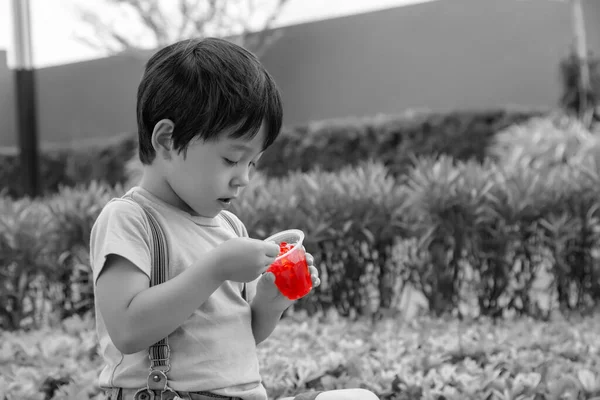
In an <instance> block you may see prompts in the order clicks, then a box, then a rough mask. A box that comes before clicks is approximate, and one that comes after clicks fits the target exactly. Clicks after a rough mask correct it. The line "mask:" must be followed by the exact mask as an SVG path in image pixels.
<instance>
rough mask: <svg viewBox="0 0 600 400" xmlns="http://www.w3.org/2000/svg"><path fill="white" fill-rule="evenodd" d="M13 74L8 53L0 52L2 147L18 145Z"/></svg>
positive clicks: (0, 126) (0, 143)
mask: <svg viewBox="0 0 600 400" xmlns="http://www.w3.org/2000/svg"><path fill="white" fill-rule="evenodd" d="M14 89H15V87H14V77H13V72H12V71H11V70H9V69H8V67H7V66H6V52H2V51H0V121H1V122H0V147H1V146H3V145H4V146H6V145H13V144H16V143H17V138H16V130H17V125H16V124H17V122H16V120H17V115H16V107H15V102H16V100H15V91H14Z"/></svg>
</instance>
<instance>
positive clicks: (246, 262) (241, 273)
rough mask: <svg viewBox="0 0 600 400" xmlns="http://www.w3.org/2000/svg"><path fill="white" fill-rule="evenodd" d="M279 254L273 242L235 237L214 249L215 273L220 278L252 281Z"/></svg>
mask: <svg viewBox="0 0 600 400" xmlns="http://www.w3.org/2000/svg"><path fill="white" fill-rule="evenodd" d="M278 254H279V246H278V245H277V244H275V243H272V242H265V241H263V240H257V239H250V238H245V237H241V238H234V239H230V240H228V241H226V242H223V243H221V244H220V245H219V246H217V247H216V248H215V249H214V252H213V253H212V255H213V256H214V257H215V264H216V265H215V275H216V277H217V278H218V279H221V280H228V281H234V282H251V281H253V280H255V279H256V278H257V277H258V276H259V275H260V274H262V273H263V272H264V271H265V270H266V269H267V268H268V267H269V265H271V264H272V263H273V262H274V261H275V258H277V255H278Z"/></svg>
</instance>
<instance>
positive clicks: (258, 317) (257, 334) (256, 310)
mask: <svg viewBox="0 0 600 400" xmlns="http://www.w3.org/2000/svg"><path fill="white" fill-rule="evenodd" d="M250 308H251V309H252V332H253V333H254V341H255V342H256V344H257V345H258V344H259V343H261V342H263V341H264V340H265V339H267V338H268V337H269V336H270V335H271V333H273V331H274V330H275V327H276V326H277V323H278V322H279V320H280V319H281V316H282V315H283V312H284V311H285V308H284V309H283V310H281V309H277V308H273V307H264V306H263V305H258V304H257V303H255V302H254V300H253V301H252V302H251V303H250Z"/></svg>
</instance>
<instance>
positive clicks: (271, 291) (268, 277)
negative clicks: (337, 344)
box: [253, 253, 321, 311]
mask: <svg viewBox="0 0 600 400" xmlns="http://www.w3.org/2000/svg"><path fill="white" fill-rule="evenodd" d="M314 262H315V259H314V257H313V256H312V254H310V253H306V263H307V264H308V269H309V270H310V278H311V281H312V289H315V288H317V287H318V286H319V285H320V284H321V280H320V279H319V271H318V270H317V268H316V267H315V266H314ZM312 289H311V291H312ZM309 293H310V292H309ZM292 303H293V301H292V300H290V299H288V298H287V297H285V296H284V295H283V294H282V293H281V292H280V291H279V289H278V288H277V286H276V285H275V275H273V273H271V272H266V273H265V274H263V276H261V277H260V279H259V280H258V282H257V284H256V296H255V297H254V300H253V304H255V305H258V306H259V307H261V308H271V309H275V310H278V311H283V310H285V309H286V308H288V307H289V306H291V305H292Z"/></svg>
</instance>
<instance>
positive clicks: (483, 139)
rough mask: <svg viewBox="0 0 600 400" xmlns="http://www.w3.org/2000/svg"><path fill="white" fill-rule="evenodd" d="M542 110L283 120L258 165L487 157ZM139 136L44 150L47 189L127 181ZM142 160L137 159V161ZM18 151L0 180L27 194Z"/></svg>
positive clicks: (4, 158) (396, 167) (329, 166)
mask: <svg viewBox="0 0 600 400" xmlns="http://www.w3.org/2000/svg"><path fill="white" fill-rule="evenodd" d="M542 114H543V112H542V111H539V110H502V109H499V110H489V111H456V112H449V113H439V112H411V113H406V114H403V115H398V116H379V117H374V118H363V119H354V118H352V119H343V120H330V121H329V120H326V121H321V122H315V123H310V124H306V125H300V126H296V127H292V128H285V129H284V131H283V132H282V134H281V136H280V138H279V139H278V140H277V141H276V142H275V144H274V145H273V146H272V147H271V148H270V149H269V150H268V151H267V152H266V153H265V155H264V156H263V158H262V159H261V162H260V165H259V168H260V169H261V170H262V171H263V173H265V174H266V175H267V176H285V175H286V174H287V173H288V172H290V171H295V170H301V171H308V170H310V169H312V168H314V167H315V166H319V167H321V168H322V169H323V170H325V171H335V170H337V169H339V168H341V167H344V166H347V165H357V164H358V163H360V162H362V161H365V160H368V159H376V160H378V161H382V162H383V163H384V165H385V166H386V167H387V168H388V169H389V170H390V171H391V172H392V173H393V174H394V175H398V174H401V173H404V172H405V171H406V170H407V169H408V168H409V167H410V158H409V157H410V155H413V154H415V155H423V156H429V155H436V154H447V155H450V156H452V157H454V158H456V159H458V160H469V159H477V160H483V158H484V156H485V154H486V149H487V148H488V146H489V143H490V140H492V138H493V137H494V135H495V134H496V133H497V132H498V131H500V130H502V129H504V128H506V127H509V126H511V125H513V124H518V123H522V122H524V121H527V120H528V119H530V118H531V117H534V116H539V115H542ZM135 148H136V139H135V137H134V135H126V136H124V137H122V138H120V139H119V141H117V142H116V143H115V142H114V141H113V142H111V143H109V144H107V145H106V146H94V147H86V148H82V149H79V150H60V151H49V152H43V153H42V156H41V160H40V168H41V175H42V179H41V181H42V185H43V187H42V191H43V192H44V193H55V192H56V191H57V190H58V187H59V186H60V185H67V186H73V185H76V184H82V183H87V182H89V181H91V180H97V181H100V182H107V183H108V184H110V185H114V184H117V183H121V184H122V183H125V181H126V177H127V172H126V165H127V162H128V161H129V160H130V159H132V157H133V158H134V159H135V158H136V154H135V151H134V149H135ZM135 163H136V161H135V160H134V164H135ZM19 171H20V168H19V158H18V157H17V156H16V155H15V154H12V155H11V154H5V155H0V187H3V188H5V190H6V191H7V194H8V195H10V196H12V197H20V196H22V195H23V193H24V192H23V190H24V189H23V187H22V183H21V182H22V179H21V177H20V175H19V174H20V172H19Z"/></svg>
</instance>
